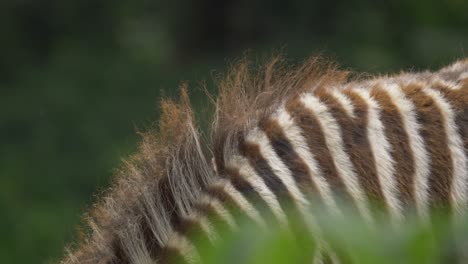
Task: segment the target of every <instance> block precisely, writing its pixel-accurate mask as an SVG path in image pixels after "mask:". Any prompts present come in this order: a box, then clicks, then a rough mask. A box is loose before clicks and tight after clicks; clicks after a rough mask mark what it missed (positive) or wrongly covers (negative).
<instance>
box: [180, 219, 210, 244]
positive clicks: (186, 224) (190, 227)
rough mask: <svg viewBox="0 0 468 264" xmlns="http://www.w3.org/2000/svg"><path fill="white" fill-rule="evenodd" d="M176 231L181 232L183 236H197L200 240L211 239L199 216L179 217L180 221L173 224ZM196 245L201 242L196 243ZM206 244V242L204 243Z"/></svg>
mask: <svg viewBox="0 0 468 264" xmlns="http://www.w3.org/2000/svg"><path fill="white" fill-rule="evenodd" d="M173 228H174V231H175V232H177V233H178V234H180V235H181V236H185V237H187V238H188V237H190V238H195V239H196V240H197V241H198V240H203V241H210V240H209V238H208V234H207V233H206V232H205V231H204V230H203V228H202V227H201V223H200V219H199V218H198V217H197V218H195V219H193V218H187V217H179V222H178V223H177V224H175V225H174V226H173ZM194 244H195V246H196V245H197V244H198V245H200V244H199V243H194ZM204 244H205V243H204Z"/></svg>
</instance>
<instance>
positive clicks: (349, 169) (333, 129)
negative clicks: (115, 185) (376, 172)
mask: <svg viewBox="0 0 468 264" xmlns="http://www.w3.org/2000/svg"><path fill="white" fill-rule="evenodd" d="M301 101H302V103H303V104H304V106H305V107H307V108H308V109H309V110H311V111H312V112H314V113H315V115H316V117H317V119H318V121H319V123H320V126H321V128H322V131H323V133H324V136H325V143H326V145H327V148H328V150H329V151H330V155H331V156H332V158H333V163H334V165H335V167H336V169H337V171H338V174H339V177H340V178H341V179H342V181H343V183H344V185H345V186H346V189H347V191H348V192H349V193H350V195H351V196H352V197H353V199H354V201H355V202H356V206H357V207H358V209H359V211H360V213H361V214H362V216H363V217H364V219H365V220H366V221H367V222H368V223H372V222H373V221H372V218H371V215H370V211H369V205H368V201H367V198H366V196H365V194H364V192H363V190H362V189H361V186H360V185H359V181H358V177H357V174H356V172H355V171H354V168H353V165H352V163H351V160H350V158H349V156H348V155H347V154H346V153H345V151H344V149H343V146H344V143H343V138H342V133H341V128H340V126H339V125H338V123H337V122H336V120H335V119H334V118H333V116H332V115H331V114H330V113H329V112H328V108H327V107H326V105H324V104H322V103H321V102H320V101H319V100H318V99H317V98H316V97H314V96H312V95H311V94H303V95H302V96H301ZM304 133H307V131H304Z"/></svg>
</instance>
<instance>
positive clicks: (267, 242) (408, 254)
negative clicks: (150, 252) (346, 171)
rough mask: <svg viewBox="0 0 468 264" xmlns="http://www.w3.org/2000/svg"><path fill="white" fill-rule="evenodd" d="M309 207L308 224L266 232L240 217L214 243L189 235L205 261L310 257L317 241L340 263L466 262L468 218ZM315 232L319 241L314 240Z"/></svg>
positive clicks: (275, 261)
mask: <svg viewBox="0 0 468 264" xmlns="http://www.w3.org/2000/svg"><path fill="white" fill-rule="evenodd" d="M313 211H314V212H315V215H314V219H315V221H314V224H313V225H311V229H306V228H304V227H299V228H298V227H297V225H292V226H289V227H288V228H271V229H269V230H268V232H265V231H264V230H262V229H260V228H259V227H258V226H257V225H254V224H253V223H252V222H249V221H245V220H244V221H241V224H240V226H241V227H240V231H238V232H231V231H228V230H227V229H226V230H223V231H221V232H220V235H219V237H222V239H221V240H217V242H216V246H213V244H212V243H210V242H209V241H203V240H199V239H196V238H195V239H194V238H191V239H193V240H192V241H194V244H195V245H196V247H197V248H198V249H200V252H201V254H200V255H201V259H202V260H203V261H204V262H203V263H208V264H215V263H245V264H263V263H271V264H282V263H311V259H313V257H314V252H317V251H316V250H317V249H318V247H320V248H321V249H323V248H326V249H328V251H327V250H326V249H325V251H322V256H326V255H328V256H333V257H332V258H335V259H339V260H340V261H341V263H359V264H367V263H368V264H374V263H382V264H385V263H388V264H390V263H465V262H466V257H467V255H466V252H465V248H464V247H465V246H466V243H467V242H468V226H467V224H466V223H467V221H458V222H457V223H458V224H454V220H453V218H447V217H438V218H433V219H432V220H431V221H421V219H418V218H416V217H412V218H410V219H409V221H407V222H405V223H399V224H395V223H391V222H390V221H388V220H387V221H381V222H378V223H374V224H372V225H369V224H368V223H365V222H364V221H362V218H359V217H357V216H356V215H355V214H354V213H352V211H346V212H345V213H344V214H343V215H342V216H336V215H335V216H332V215H330V214H327V213H323V212H325V210H319V209H317V208H315V209H314V210H313ZM309 230H312V231H311V232H310V231H309ZM318 237H320V241H322V243H318V242H317V241H318V240H317V238H318ZM200 241H202V243H200ZM323 241H325V243H323ZM323 245H325V246H323ZM330 249H331V250H330ZM323 252H328V254H327V253H325V254H324V253H323ZM330 252H332V253H331V254H330Z"/></svg>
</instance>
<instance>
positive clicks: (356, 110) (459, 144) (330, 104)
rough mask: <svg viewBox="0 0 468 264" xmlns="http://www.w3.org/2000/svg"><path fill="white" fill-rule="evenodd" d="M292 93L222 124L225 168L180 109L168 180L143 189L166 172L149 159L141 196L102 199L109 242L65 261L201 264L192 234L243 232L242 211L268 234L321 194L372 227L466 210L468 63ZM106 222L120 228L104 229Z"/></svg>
mask: <svg viewBox="0 0 468 264" xmlns="http://www.w3.org/2000/svg"><path fill="white" fill-rule="evenodd" d="M304 83H308V82H304ZM298 91H299V90H298ZM284 95H285V98H284V99H283V100H278V99H275V100H276V101H275V104H273V106H274V107H272V108H271V109H269V110H268V111H265V113H266V114H258V113H256V112H255V113H253V112H252V111H251V112H252V114H251V115H250V117H251V118H246V116H245V115H244V116H242V118H237V119H229V121H231V120H233V121H232V122H238V121H239V120H240V121H242V122H243V123H242V124H243V127H242V129H239V130H232V132H231V131H229V129H230V128H231V126H228V124H227V121H223V120H221V121H216V120H215V132H214V133H215V136H214V137H215V140H214V141H216V137H217V135H216V133H219V134H222V136H219V137H218V142H217V143H216V142H215V143H216V144H215V146H214V147H213V152H214V160H215V161H216V162H215V165H216V166H215V167H216V169H214V168H213V166H211V165H210V164H209V162H207V159H206V158H205V154H204V152H203V151H202V147H201V146H200V145H201V143H200V139H199V136H198V133H197V131H196V129H195V128H194V126H193V122H192V118H191V112H190V108H189V107H188V109H189V110H187V109H186V108H182V109H185V110H183V111H180V110H174V111H175V112H177V111H179V112H181V113H182V114H187V113H188V115H187V116H188V117H187V120H186V121H184V122H182V123H183V126H185V127H186V129H187V130H186V131H187V133H186V134H184V136H183V137H182V140H180V139H177V142H176V143H177V144H175V145H174V146H175V147H173V148H170V149H169V150H168V151H167V153H164V155H165V157H166V158H165V159H164V160H163V161H162V162H163V163H165V169H164V173H165V177H164V178H162V179H157V180H156V183H154V184H148V186H145V184H146V183H145V181H148V180H149V179H151V176H147V174H148V175H151V173H160V172H157V170H158V169H161V168H160V167H159V168H158V167H156V168H153V167H154V165H153V163H154V161H153V160H154V158H152V157H150V158H148V157H147V156H145V157H144V158H143V161H142V162H140V163H137V164H138V166H134V167H133V169H134V171H135V174H136V175H138V177H135V178H132V179H140V178H141V179H142V180H141V182H138V181H139V180H137V183H134V185H137V186H139V187H138V188H136V189H132V188H130V190H129V191H130V192H132V193H133V192H137V193H138V192H139V194H138V196H136V197H135V198H134V199H135V200H134V201H132V202H128V203H129V205H128V206H121V207H118V206H117V208H118V209H114V208H113V207H112V206H115V202H116V201H122V200H119V199H120V198H119V199H109V202H108V203H109V204H110V205H106V206H104V211H105V212H106V214H109V207H111V209H112V210H113V211H111V212H112V213H111V214H109V215H110V216H107V215H106V217H108V218H109V217H110V218H111V219H110V220H105V221H104V224H102V223H100V224H98V226H97V227H96V230H95V233H94V234H93V235H92V236H91V238H90V240H91V242H93V243H95V244H97V245H99V246H101V248H99V247H98V248H97V249H96V250H95V249H89V248H87V249H86V250H82V251H78V253H75V254H72V255H70V257H69V258H68V259H67V260H66V261H64V263H81V262H83V259H86V254H89V255H93V254H94V255H93V256H92V257H89V259H90V260H91V261H93V260H97V259H98V258H101V259H104V260H103V263H115V262H117V263H120V262H118V261H117V260H120V261H122V262H124V263H125V262H130V263H140V262H141V263H154V261H156V260H158V262H157V263H163V262H165V260H164V259H166V260H167V259H173V258H179V259H181V260H182V261H185V262H188V263H195V262H197V260H198V258H199V256H198V252H197V247H196V245H195V244H194V243H192V241H191V239H190V236H189V233H190V232H191V231H193V230H197V232H198V233H201V234H203V235H204V236H205V237H206V238H207V239H208V240H210V241H213V242H214V241H216V240H217V239H220V238H219V236H220V234H219V232H218V230H217V226H216V224H214V222H213V221H212V217H216V218H217V219H218V220H219V221H216V222H221V223H224V224H225V225H226V226H227V227H228V228H230V229H232V230H235V229H236V228H239V225H238V223H237V222H236V217H235V214H236V213H235V212H241V213H242V214H244V215H245V216H247V217H248V218H249V219H250V220H252V221H253V222H255V223H256V224H258V225H259V226H260V227H262V228H265V229H266V228H268V224H267V223H268V222H270V220H271V219H273V220H274V221H275V222H276V223H278V224H279V225H280V226H288V225H289V222H290V217H291V216H290V213H291V212H297V215H298V216H299V217H302V218H303V219H307V218H310V217H313V214H314V213H316V212H311V210H310V202H311V200H312V199H316V200H318V201H319V203H320V204H322V205H323V206H324V208H326V209H327V210H329V211H330V212H332V213H333V214H340V207H339V206H338V204H339V201H338V200H337V199H338V198H337V197H339V198H340V199H342V200H344V201H345V202H347V203H349V204H350V205H351V206H352V207H353V208H354V209H355V211H356V212H358V213H359V214H360V216H361V217H362V218H363V220H364V221H366V222H367V223H369V224H372V223H373V222H374V221H375V219H376V217H377V216H379V215H384V216H385V217H389V218H390V219H391V220H392V222H394V223H396V224H398V223H400V222H402V221H404V219H405V218H406V217H407V215H408V214H409V213H410V212H411V210H413V209H414V210H415V211H416V213H417V214H418V216H419V217H421V218H423V219H425V218H427V217H428V216H429V214H430V213H431V211H432V210H437V209H440V208H444V209H446V210H448V211H449V212H450V213H452V214H453V215H458V214H463V213H465V211H466V202H467V195H468V189H467V180H468V171H467V170H468V168H467V155H468V154H467V149H468V147H467V145H468V134H467V133H468V112H467V111H468V106H467V103H468V61H466V60H465V61H463V62H459V63H456V64H454V65H452V66H450V67H447V68H444V69H442V70H441V71H439V72H436V73H429V72H426V73H421V74H409V73H408V74H401V75H398V76H395V77H380V78H376V79H372V80H369V81H362V82H351V83H343V84H336V83H333V82H318V83H317V84H316V85H314V88H313V89H302V90H301V91H300V92H297V93H290V92H285V93H284ZM286 95H287V96H286ZM222 96H223V95H221V98H222ZM259 98H260V99H261V97H260V96H259ZM267 98H269V97H267ZM254 99H255V98H254ZM260 99H258V100H257V101H262V100H260ZM253 101H255V100H253ZM182 105H183V106H184V107H187V103H185V104H184V103H183V104H182ZM241 106H242V105H241ZM227 109H230V108H228V107H227ZM240 111H241V110H239V113H242V112H240ZM177 113H178V112H177ZM179 114H180V113H179ZM222 114H224V115H228V114H229V112H228V113H227V114H226V112H222V113H221V114H220V115H222ZM247 117H249V116H248V115H247ZM234 118H235V117H234ZM223 122H224V123H223ZM168 123H169V124H170V126H171V129H172V128H175V129H180V127H179V125H178V124H176V125H173V124H172V125H171V123H170V122H168ZM216 126H217V127H216ZM224 126H226V127H227V128H226V127H224ZM182 129H184V128H182ZM218 130H220V131H222V132H219V131H218ZM217 131H218V132H217ZM226 131H227V132H226ZM146 151H147V152H151V151H153V150H152V148H151V146H150V147H149V149H147V150H146ZM155 157H156V159H157V157H159V156H158V155H156V156H155ZM167 157H169V158H167ZM148 164H149V165H148ZM153 170H155V171H153ZM125 184H127V185H128V184H130V185H131V184H132V183H131V182H130V183H129V182H128V181H125V182H124V185H125ZM127 185H125V186H127ZM140 185H142V186H143V187H142V186H140ZM127 193H128V192H123V194H122V195H124V196H125V195H126V194H127ZM133 195H135V194H133ZM375 203H377V204H379V205H380V206H379V210H375V207H374V206H373V205H374V204H375ZM288 206H292V207H294V210H292V211H291V210H289V209H288V208H287V207H288ZM119 214H123V216H121V215H119ZM106 219H107V218H106ZM115 219H118V220H115ZM106 221H116V223H115V224H109V227H110V228H106V226H105V224H107V222H106ZM114 225H115V226H117V229H116V230H113V229H112V228H113V227H114ZM103 230H104V231H103ZM103 234H104V235H103ZM95 241H97V242H95ZM109 241H110V242H109ZM88 243H89V242H88ZM101 244H102V245H101ZM104 244H105V245H104ZM103 245H104V246H103ZM89 252H93V253H92V254H91V253H89ZM96 252H97V253H96ZM75 260H76V261H75Z"/></svg>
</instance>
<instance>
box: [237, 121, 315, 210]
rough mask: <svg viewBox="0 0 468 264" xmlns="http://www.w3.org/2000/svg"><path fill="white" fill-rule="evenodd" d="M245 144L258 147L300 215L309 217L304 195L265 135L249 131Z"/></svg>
mask: <svg viewBox="0 0 468 264" xmlns="http://www.w3.org/2000/svg"><path fill="white" fill-rule="evenodd" d="M246 141H247V142H251V143H254V144H255V143H256V144H258V146H259V147H260V153H261V155H262V156H263V158H264V159H265V160H266V161H267V163H268V165H269V166H270V167H271V168H272V170H273V173H274V174H275V176H272V177H278V179H279V180H280V181H281V182H283V184H284V186H285V187H286V189H287V190H288V192H289V193H290V194H291V196H292V197H293V200H294V202H295V203H296V205H297V206H298V207H299V209H300V211H301V213H302V215H303V216H304V218H305V219H308V218H309V217H310V214H309V213H308V212H307V211H308V210H307V207H308V206H309V202H308V201H307V199H306V198H305V197H304V194H303V193H302V192H301V191H300V190H299V188H298V187H297V184H296V182H295V180H294V179H293V177H292V175H291V171H290V170H289V169H288V168H287V167H286V165H284V163H283V161H282V160H281V159H280V157H278V155H277V154H276V152H275V151H274V150H273V147H272V146H271V144H270V142H269V139H268V137H267V135H265V133H264V132H263V131H261V130H260V129H258V128H255V129H254V130H252V131H250V132H249V134H248V135H247V137H246Z"/></svg>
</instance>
